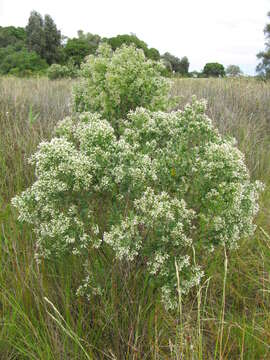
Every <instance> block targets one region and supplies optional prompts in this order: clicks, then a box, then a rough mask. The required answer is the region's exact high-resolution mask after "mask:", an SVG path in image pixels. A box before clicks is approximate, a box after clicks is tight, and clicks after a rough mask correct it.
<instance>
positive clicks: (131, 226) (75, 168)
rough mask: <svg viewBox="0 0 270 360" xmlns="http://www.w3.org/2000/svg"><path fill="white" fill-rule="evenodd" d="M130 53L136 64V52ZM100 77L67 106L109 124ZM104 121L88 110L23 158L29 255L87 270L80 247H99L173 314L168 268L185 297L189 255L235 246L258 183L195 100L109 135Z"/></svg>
mask: <svg viewBox="0 0 270 360" xmlns="http://www.w3.org/2000/svg"><path fill="white" fill-rule="evenodd" d="M105 50H106V51H108V54H107V58H106V56H105ZM100 51H101V50H100ZM129 51H131V52H132V53H134V52H136V50H135V49H133V48H132V49H131V50H129V49H127V48H126V47H124V48H123V49H122V50H121V51H120V52H118V53H117V54H116V55H115V57H114V56H112V55H111V54H110V51H109V48H107V47H105V48H104V49H103V50H102V56H100V57H98V59H97V60H95V59H94V58H90V60H89V61H88V63H87V65H86V67H85V71H88V66H89V67H90V68H91V67H92V66H94V67H95V66H97V67H101V68H103V67H106V66H112V63H113V64H114V61H116V60H119V58H121V57H122V56H127V57H128V54H129ZM136 54H137V52H136ZM138 57H139V59H142V60H143V63H144V62H145V59H144V57H143V55H142V54H141V53H140V52H138ZM108 63H109V65H108ZM89 64H90V65H89ZM127 66H129V65H127ZM116 68H117V67H115V66H114V65H113V66H112V69H113V70H114V71H116ZM119 71H120V72H121V74H122V72H123V76H124V74H125V72H124V70H122V69H120V70H119ZM112 73H113V71H112V72H109V74H112ZM98 74H99V72H97V73H95V72H94V74H92V76H93V77H94V75H95V76H97V75H98ZM89 76H90V75H89ZM110 76H111V75H108V77H109V78H110ZM106 78H107V76H106ZM116 79H118V77H116ZM120 80H121V76H120V77H119V79H118V80H117V81H120ZM93 81H97V84H100V85H99V86H100V87H101V86H103V92H104V94H102V92H101V88H99V91H100V93H101V94H102V95H101V98H102V99H103V100H101V99H99V97H98V96H97V95H95V96H94V100H93V101H94V102H95V100H97V102H95V104H94V103H91V101H92V100H90V99H92V98H90V97H89V98H88V96H90V94H91V92H92V91H94V88H93V87H92V84H93ZM104 81H105V83H106V81H107V80H104V71H103V70H102V75H101V79H100V80H97V79H94V80H90V81H89V82H90V85H89V87H87V88H86V91H87V97H86V93H82V100H84V101H85V102H84V101H82V102H78V103H77V106H78V107H82V108H84V107H85V108H86V109H88V105H89V109H92V107H94V108H95V107H96V110H100V111H101V113H102V114H103V115H104V114H106V113H107V115H108V116H109V118H110V117H111V116H114V115H115V114H116V112H117V111H116V105H115V107H114V105H112V106H111V107H110V108H106V107H103V105H104V104H105V103H106V101H105V100H104V99H109V98H108V94H107V93H106V91H105V90H104V89H107V87H106V86H107V85H106V86H105V85H104ZM110 81H112V80H110ZM117 81H116V82H117ZM123 81H124V82H125V81H126V79H124V80H123ZM109 83H110V82H109ZM102 84H103V85H102ZM112 84H114V82H113V81H112ZM112 86H113V85H112ZM127 91H128V90H127ZM105 94H106V95H105ZM128 94H130V93H129V92H128ZM96 98H97V99H96ZM120 98H121V96H120ZM87 99H88V100H89V102H88V100H87ZM77 100H78V98H77ZM100 100H101V102H99V101H100ZM103 101H105V102H104V103H103ZM112 101H114V100H112ZM120 103H121V101H120ZM161 103H162V102H161ZM161 103H160V104H161ZM101 104H103V105H101ZM112 104H114V103H112ZM115 104H116V103H115ZM151 106H152V105H151ZM151 106H150V109H151ZM89 109H88V110H89ZM108 109H110V111H109V110H108ZM126 111H127V110H126V109H125V110H124V111H123V112H122V113H121V116H123V115H124V114H125V112H126ZM117 116H120V113H118V115H117ZM112 124H113V121H112V122H111V123H110V122H109V121H107V120H104V119H102V116H101V115H100V114H97V113H90V112H82V113H75V114H73V115H72V116H70V117H67V118H65V119H64V120H62V121H61V122H59V124H58V126H57V128H56V137H54V138H53V139H52V140H51V141H49V142H42V143H41V144H40V145H39V149H38V151H37V152H36V154H34V155H33V156H32V158H31V159H30V162H31V164H33V165H34V166H35V170H36V181H35V182H34V184H33V185H32V186H31V187H30V188H29V189H27V190H26V191H24V192H23V193H22V194H21V195H19V196H17V197H15V198H14V199H13V205H14V206H15V207H16V208H17V209H18V211H19V219H20V220H21V221H26V222H28V223H30V224H32V225H33V229H34V231H35V233H36V237H37V253H36V256H37V258H38V259H39V258H49V257H55V256H63V254H65V253H73V254H75V255H79V256H80V257H81V258H82V259H83V258H84V259H85V261H86V264H87V255H88V253H89V252H90V251H91V252H93V251H96V252H97V253H98V252H99V251H100V250H101V249H103V250H106V248H108V247H109V248H111V249H113V251H114V254H115V258H116V259H119V261H120V262H123V263H126V262H133V263H134V262H137V263H138V264H141V266H143V267H144V268H145V269H146V271H148V273H149V276H150V277H151V278H152V279H153V281H154V282H155V283H156V284H157V286H159V287H160V288H161V296H162V299H163V301H164V304H165V305H166V307H167V308H174V307H175V306H176V296H175V295H176V288H177V278H176V271H175V263H176V264H177V267H178V269H179V271H180V274H181V290H182V292H183V293H186V292H187V291H188V290H189V289H190V288H191V287H192V286H194V285H195V284H198V283H199V282H200V279H201V277H202V275H203V269H202V268H201V266H200V263H199V261H198V256H196V254H198V253H199V254H201V253H202V252H203V251H213V250H214V249H215V248H216V247H218V246H224V245H225V246H226V247H228V248H236V247H237V245H238V240H239V239H240V237H243V236H248V235H251V234H252V233H253V231H254V225H253V218H254V216H255V215H256V213H257V211H258V204H257V201H258V195H259V192H260V190H261V188H262V185H261V184H260V183H259V182H255V183H253V182H251V181H250V178H249V173H248V170H247V168H246V166H245V163H244V156H243V154H242V153H241V152H240V151H239V150H238V149H237V148H236V147H235V146H234V143H233V141H231V140H224V139H223V138H222V137H221V136H220V134H219V133H218V131H217V130H216V129H215V128H214V127H213V125H212V122H211V120H210V119H209V118H208V117H207V116H206V115H205V103H204V102H202V101H195V100H194V101H193V102H192V103H191V104H190V105H187V106H186V107H185V109H184V110H183V111H176V112H171V113H165V112H162V111H156V112H152V111H150V110H147V109H144V108H137V109H136V110H135V111H131V112H129V114H128V115H127V117H126V119H123V120H122V121H121V124H120V127H119V128H118V129H117V131H116V130H115V129H114V128H113V126H112ZM86 271H87V266H86ZM91 289H92V290H93V292H94V294H99V293H100V291H102V289H100V288H99V287H98V284H94V283H93V277H92V276H90V275H89V274H87V277H86V279H85V280H84V281H83V283H82V286H81V288H80V289H79V293H82V292H88V291H89V290H91Z"/></svg>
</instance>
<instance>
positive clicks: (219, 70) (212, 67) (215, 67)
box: [203, 63, 225, 77]
mask: <svg viewBox="0 0 270 360" xmlns="http://www.w3.org/2000/svg"><path fill="white" fill-rule="evenodd" d="M203 74H204V75H205V76H208V77H209V76H210V77H211V76H212V77H223V76H225V68H224V66H223V65H222V64H219V63H207V64H205V66H204V68H203Z"/></svg>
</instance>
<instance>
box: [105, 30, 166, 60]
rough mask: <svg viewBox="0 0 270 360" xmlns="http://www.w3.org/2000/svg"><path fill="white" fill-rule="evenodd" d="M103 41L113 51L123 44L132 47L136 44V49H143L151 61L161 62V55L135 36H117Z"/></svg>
mask: <svg viewBox="0 0 270 360" xmlns="http://www.w3.org/2000/svg"><path fill="white" fill-rule="evenodd" d="M103 41H105V42H107V43H108V44H109V45H110V46H111V48H112V49H113V50H116V49H118V48H119V47H121V46H122V45H123V44H125V45H132V44H134V45H135V46H136V48H138V49H142V50H143V52H144V54H145V56H146V57H147V58H148V59H151V60H156V61H157V60H159V59H160V53H159V51H158V50H157V49H155V48H150V49H149V48H148V46H147V44H146V43H145V42H144V41H142V40H140V39H139V38H138V37H137V36H136V35H135V34H130V35H128V34H124V35H117V36H114V37H111V38H108V39H107V38H104V39H103Z"/></svg>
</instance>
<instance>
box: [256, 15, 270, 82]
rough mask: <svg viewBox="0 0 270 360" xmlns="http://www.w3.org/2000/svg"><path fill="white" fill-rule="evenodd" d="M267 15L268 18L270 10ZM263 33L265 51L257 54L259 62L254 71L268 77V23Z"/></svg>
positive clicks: (269, 46) (269, 38)
mask: <svg viewBox="0 0 270 360" xmlns="http://www.w3.org/2000/svg"><path fill="white" fill-rule="evenodd" d="M267 16H268V17H269V18H270V11H269V12H268V14H267ZM264 35H265V38H266V42H265V51H261V52H259V54H257V58H258V59H260V63H259V64H258V66H257V68H256V71H257V73H258V74H259V75H261V76H263V77H266V78H268V79H269V78H270V23H269V24H266V26H265V28H264Z"/></svg>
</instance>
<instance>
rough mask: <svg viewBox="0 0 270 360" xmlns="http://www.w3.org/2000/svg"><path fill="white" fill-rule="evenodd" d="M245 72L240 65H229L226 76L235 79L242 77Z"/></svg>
mask: <svg viewBox="0 0 270 360" xmlns="http://www.w3.org/2000/svg"><path fill="white" fill-rule="evenodd" d="M242 73H243V72H242V70H241V69H240V67H239V66H238V65H228V66H227V68H226V75H227V76H231V77H235V76H239V75H241V74H242Z"/></svg>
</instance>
